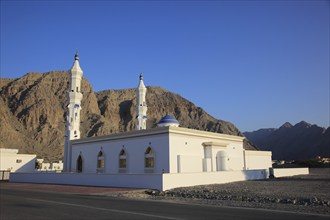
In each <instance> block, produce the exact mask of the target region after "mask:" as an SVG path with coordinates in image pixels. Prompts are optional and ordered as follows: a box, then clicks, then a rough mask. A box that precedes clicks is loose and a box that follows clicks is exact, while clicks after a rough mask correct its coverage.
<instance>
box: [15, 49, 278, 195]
mask: <svg viewBox="0 0 330 220" xmlns="http://www.w3.org/2000/svg"><path fill="white" fill-rule="evenodd" d="M82 75H83V71H82V69H81V68H80V64H79V56H78V54H76V55H75V59H74V63H73V66H72V68H71V70H70V87H69V90H68V93H67V94H68V95H67V97H68V106H67V108H68V109H67V119H66V133H65V146H64V169H63V172H62V173H60V174H59V173H49V174H34V176H33V174H25V175H24V174H20V175H13V179H12V180H13V181H23V182H42V183H57V184H72V185H93V186H114V187H134V188H152V189H159V190H166V189H170V188H175V187H180V186H193V185H202V184H214V183H224V182H233V181H241V180H249V179H265V178H268V177H269V169H270V168H271V167H272V159H271V155H272V154H271V152H270V151H257V150H245V149H244V148H243V140H244V137H239V136H233V135H226V134H219V133H213V132H207V131H200V130H194V129H188V128H183V127H180V123H179V122H178V121H177V120H176V119H175V118H174V117H173V116H171V115H165V116H164V117H163V118H161V119H160V120H159V122H158V126H157V127H156V128H151V129H146V121H147V112H148V106H147V103H148V100H146V93H147V88H146V87H145V85H144V79H143V76H142V73H141V74H140V76H139V84H138V87H137V89H136V94H137V96H136V97H137V105H136V130H134V131H129V132H122V133H117V134H110V135H105V136H97V137H89V138H82V139H81V138H80V130H79V126H80V111H81V109H82V108H83V106H81V100H82V99H83V94H82V91H81V80H82ZM31 175H32V176H31Z"/></svg>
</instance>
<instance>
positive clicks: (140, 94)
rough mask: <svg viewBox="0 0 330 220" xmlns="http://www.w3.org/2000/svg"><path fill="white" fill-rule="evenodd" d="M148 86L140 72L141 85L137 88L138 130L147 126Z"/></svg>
mask: <svg viewBox="0 0 330 220" xmlns="http://www.w3.org/2000/svg"><path fill="white" fill-rule="evenodd" d="M146 94H147V88H146V87H145V85H144V83H143V76H142V73H140V82H139V86H138V88H137V89H136V97H137V103H136V130H143V129H146V128H147V110H148V107H147V103H146Z"/></svg>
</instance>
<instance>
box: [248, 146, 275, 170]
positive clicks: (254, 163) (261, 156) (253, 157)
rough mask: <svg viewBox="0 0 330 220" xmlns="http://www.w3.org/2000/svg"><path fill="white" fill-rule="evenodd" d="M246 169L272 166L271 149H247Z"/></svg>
mask: <svg viewBox="0 0 330 220" xmlns="http://www.w3.org/2000/svg"><path fill="white" fill-rule="evenodd" d="M244 155H245V169H246V170H254V169H267V168H271V167H272V152H271V151H252V150H245V151H244Z"/></svg>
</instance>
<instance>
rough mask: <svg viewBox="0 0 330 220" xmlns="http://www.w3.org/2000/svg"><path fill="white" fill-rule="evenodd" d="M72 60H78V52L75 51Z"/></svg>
mask: <svg viewBox="0 0 330 220" xmlns="http://www.w3.org/2000/svg"><path fill="white" fill-rule="evenodd" d="M74 60H79V56H78V50H76V54H75V55H74Z"/></svg>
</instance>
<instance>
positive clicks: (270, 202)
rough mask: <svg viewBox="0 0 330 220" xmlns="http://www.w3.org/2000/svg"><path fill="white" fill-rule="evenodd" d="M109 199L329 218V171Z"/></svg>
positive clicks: (125, 194)
mask: <svg viewBox="0 0 330 220" xmlns="http://www.w3.org/2000/svg"><path fill="white" fill-rule="evenodd" d="M109 196H118V197H127V198H136V199H153V200H167V201H175V202H186V203H195V204H208V205H218V206H233V207H249V208H262V209H273V210H285V211H293V212H304V213H315V214H326V215H329V216H330V169H329V168H322V169H310V174H309V175H299V176H294V177H285V178H274V179H268V180H256V181H241V182H234V183H227V184H212V185H203V186H193V187H182V188H176V189H172V190H168V191H164V192H159V191H154V190H147V191H145V190H143V191H131V192H116V193H112V194H111V195H109Z"/></svg>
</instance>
